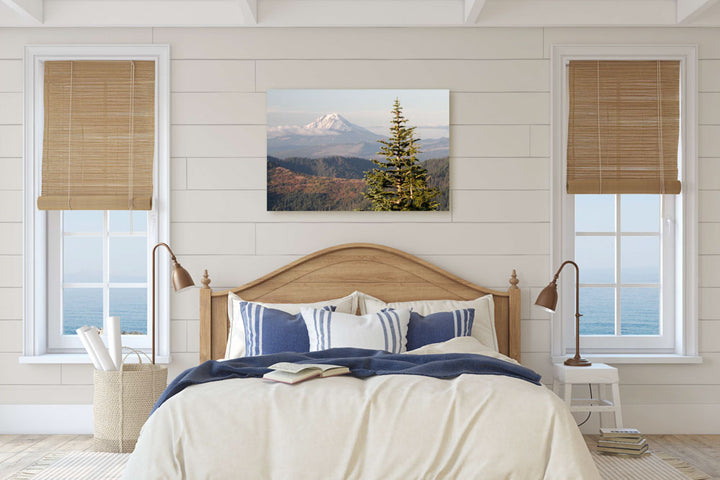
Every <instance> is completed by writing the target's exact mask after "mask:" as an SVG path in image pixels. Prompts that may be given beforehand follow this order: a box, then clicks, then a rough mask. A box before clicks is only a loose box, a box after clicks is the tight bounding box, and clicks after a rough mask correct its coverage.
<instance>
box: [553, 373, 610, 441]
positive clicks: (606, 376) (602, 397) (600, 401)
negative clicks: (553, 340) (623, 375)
mask: <svg viewBox="0 0 720 480" xmlns="http://www.w3.org/2000/svg"><path fill="white" fill-rule="evenodd" d="M553 377H554V380H553V391H554V392H555V393H556V394H558V395H560V393H559V387H560V385H563V388H564V390H563V394H562V398H563V399H564V400H565V403H566V404H567V406H568V408H570V411H571V412H598V413H600V426H601V427H603V413H613V414H614V417H615V425H614V426H615V428H622V427H623V421H622V408H621V406H620V385H619V382H620V379H619V376H618V371H617V368H615V367H611V366H610V365H606V364H604V363H593V364H592V365H590V366H589V367H569V366H567V365H565V364H562V363H556V364H554V365H553ZM578 384H580V385H583V384H584V385H587V384H590V385H598V391H599V398H572V386H573V385H578ZM608 386H610V398H608V395H607V387H608Z"/></svg>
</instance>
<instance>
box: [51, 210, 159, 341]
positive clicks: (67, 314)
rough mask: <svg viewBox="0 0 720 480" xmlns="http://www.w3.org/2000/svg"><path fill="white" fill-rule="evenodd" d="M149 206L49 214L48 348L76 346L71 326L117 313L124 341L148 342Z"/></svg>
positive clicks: (100, 323) (96, 321)
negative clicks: (146, 208) (146, 209)
mask: <svg viewBox="0 0 720 480" xmlns="http://www.w3.org/2000/svg"><path fill="white" fill-rule="evenodd" d="M148 218H149V215H148V212H146V211H128V210H105V211H102V210H66V211H51V212H49V214H48V232H49V239H50V241H49V242H48V253H49V255H48V258H49V261H48V266H49V272H48V279H49V282H48V284H49V286H50V288H49V291H48V303H49V307H50V308H49V315H48V350H49V351H53V350H58V349H64V348H79V344H78V340H77V338H76V335H75V330H77V329H78V328H79V327H81V326H83V325H92V326H95V327H97V328H99V329H102V328H103V326H104V325H103V323H104V319H107V317H108V316H118V317H120V328H121V331H122V333H123V335H124V336H125V337H124V338H123V344H124V345H126V346H129V347H134V348H139V347H146V346H148V341H149V340H148V337H147V333H148V325H149V319H150V315H149V314H150V310H149V308H148V304H149V302H148V299H149V298H150V297H149V296H150V295H151V294H152V292H151V291H150V287H149V285H150V283H151V282H148V276H149V275H151V274H152V273H151V272H150V269H149V266H148V252H150V250H151V249H152V246H153V244H152V242H151V241H150V238H149V237H148Z"/></svg>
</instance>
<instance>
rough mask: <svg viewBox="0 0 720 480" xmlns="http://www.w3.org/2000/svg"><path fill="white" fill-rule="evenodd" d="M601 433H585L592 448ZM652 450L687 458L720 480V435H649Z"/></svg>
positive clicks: (714, 478) (688, 461) (586, 439)
mask: <svg viewBox="0 0 720 480" xmlns="http://www.w3.org/2000/svg"><path fill="white" fill-rule="evenodd" d="M598 437H599V435H585V442H586V443H587V444H588V446H589V447H590V448H594V447H595V445H597V439H598ZM647 440H648V444H649V445H650V448H651V449H652V450H659V451H661V452H665V453H667V454H668V455H672V456H673V457H677V458H679V459H681V460H685V461H686V462H687V463H689V464H690V465H692V466H693V467H695V468H697V469H699V470H702V471H703V472H705V473H707V474H708V475H710V476H712V478H713V480H720V435H648V436H647Z"/></svg>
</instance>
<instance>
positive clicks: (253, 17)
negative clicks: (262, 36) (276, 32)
mask: <svg viewBox="0 0 720 480" xmlns="http://www.w3.org/2000/svg"><path fill="white" fill-rule="evenodd" d="M257 2H258V0H238V3H239V4H240V10H242V14H243V17H244V18H245V23H247V24H252V25H254V24H256V23H258V18H257Z"/></svg>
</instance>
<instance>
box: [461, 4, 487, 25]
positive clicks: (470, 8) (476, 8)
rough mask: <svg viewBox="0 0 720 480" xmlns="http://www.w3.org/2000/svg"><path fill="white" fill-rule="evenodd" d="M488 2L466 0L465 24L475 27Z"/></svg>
mask: <svg viewBox="0 0 720 480" xmlns="http://www.w3.org/2000/svg"><path fill="white" fill-rule="evenodd" d="M485 1H486V0H465V23H466V24H469V25H473V24H475V23H477V21H478V18H480V12H482V9H483V7H484V6H485Z"/></svg>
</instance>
